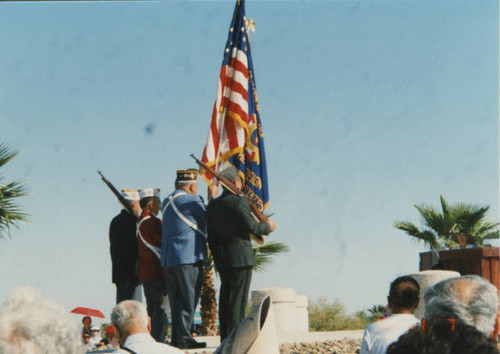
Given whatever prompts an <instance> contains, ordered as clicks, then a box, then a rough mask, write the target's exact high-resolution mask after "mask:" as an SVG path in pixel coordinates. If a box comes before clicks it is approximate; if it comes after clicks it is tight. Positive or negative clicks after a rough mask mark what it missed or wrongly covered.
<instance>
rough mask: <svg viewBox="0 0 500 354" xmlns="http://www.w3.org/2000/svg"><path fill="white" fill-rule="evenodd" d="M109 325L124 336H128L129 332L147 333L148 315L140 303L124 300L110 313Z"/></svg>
mask: <svg viewBox="0 0 500 354" xmlns="http://www.w3.org/2000/svg"><path fill="white" fill-rule="evenodd" d="M111 323H112V324H113V326H114V327H116V328H117V329H118V330H119V331H120V332H122V333H125V334H129V332H130V331H131V330H134V331H136V330H139V331H143V330H145V331H147V327H148V313H147V310H146V308H145V307H144V305H143V304H142V303H141V302H139V301H136V300H125V301H122V302H120V303H119V304H118V305H116V306H115V307H114V308H113V310H112V311H111Z"/></svg>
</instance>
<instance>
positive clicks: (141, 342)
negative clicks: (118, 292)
mask: <svg viewBox="0 0 500 354" xmlns="http://www.w3.org/2000/svg"><path fill="white" fill-rule="evenodd" d="M111 323H112V324H113V327H114V328H115V331H116V336H117V338H118V342H119V343H120V346H121V349H120V350H118V351H116V352H115V353H117V354H118V353H123V354H125V353H137V354H182V353H184V352H183V351H181V350H179V349H177V348H174V347H171V346H169V345H168V344H164V343H159V342H156V341H155V340H154V338H153V337H151V335H150V334H149V332H150V330H151V319H150V318H149V317H148V313H147V311H146V308H145V307H144V305H143V304H142V303H140V302H139V301H135V300H125V301H122V302H120V303H119V304H118V305H116V306H115V307H114V308H113V310H112V312H111Z"/></svg>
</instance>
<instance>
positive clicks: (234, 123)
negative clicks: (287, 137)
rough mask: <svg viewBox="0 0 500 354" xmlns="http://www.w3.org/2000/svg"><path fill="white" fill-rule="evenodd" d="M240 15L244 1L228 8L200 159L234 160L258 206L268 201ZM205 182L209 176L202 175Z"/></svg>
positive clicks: (216, 165)
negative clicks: (228, 21) (224, 40)
mask: <svg viewBox="0 0 500 354" xmlns="http://www.w3.org/2000/svg"><path fill="white" fill-rule="evenodd" d="M253 26H254V24H253V22H252V21H250V20H248V19H247V18H246V17H245V1H244V0H239V1H238V2H237V3H236V7H235V9H234V14H233V19H232V21H231V26H230V28H229V35H228V39H227V43H226V48H225V49H224V58H223V61H222V68H221V71H220V75H219V85H218V89H217V97H216V100H215V104H214V108H213V112H212V122H211V125H210V130H209V133H208V138H207V142H206V144H205V149H204V151H203V157H202V161H203V162H205V163H206V164H207V165H209V166H211V167H212V168H214V169H215V170H218V169H219V166H221V165H222V164H223V163H225V162H226V163H227V164H229V165H233V166H235V167H236V168H237V169H238V170H239V173H240V176H241V178H242V179H243V180H244V181H245V187H244V190H243V191H244V192H245V193H246V194H247V195H248V197H249V198H250V199H251V200H252V201H253V202H254V203H255V205H257V207H258V208H259V209H260V210H261V211H262V210H264V209H265V208H267V206H268V205H269V191H268V181H267V169H266V156H265V151H264V134H263V131H262V124H261V120H260V113H259V103H258V99H257V89H256V85H255V73H254V70H253V64H252V55H251V51H250V41H249V37H248V30H249V29H250V27H253ZM203 177H204V178H205V180H206V181H207V182H209V181H210V180H211V176H210V174H208V173H205V174H204V175H203Z"/></svg>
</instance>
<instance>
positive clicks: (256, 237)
mask: <svg viewBox="0 0 500 354" xmlns="http://www.w3.org/2000/svg"><path fill="white" fill-rule="evenodd" d="M190 156H191V157H192V158H193V159H194V160H195V161H196V163H197V164H198V165H200V166H201V167H203V168H204V169H205V170H207V172H209V173H210V174H211V175H212V176H214V177H215V178H216V179H217V180H218V181H219V182H220V183H221V184H222V185H223V186H224V187H226V189H227V190H229V191H230V192H231V193H233V194H235V195H239V196H242V197H245V198H246V199H247V200H248V204H249V205H250V209H251V210H252V216H253V217H254V218H255V220H257V221H258V222H267V220H268V219H267V216H265V215H264V214H262V212H261V211H260V210H259V208H258V207H257V205H255V203H254V202H253V201H252V200H251V199H250V198H248V196H247V195H246V194H245V193H243V191H242V190H241V189H239V188H238V187H236V186H235V185H234V183H233V182H231V181H230V180H229V179H227V178H226V177H224V176H221V175H220V174H219V172H217V171H215V170H213V169H212V168H210V166H208V165H207V164H206V163H204V162H203V161H200V160H198V159H197V158H196V156H194V154H191V155H190ZM250 236H251V237H252V238H253V239H254V240H255V242H257V243H259V244H263V243H264V237H263V236H262V235H254V234H250Z"/></svg>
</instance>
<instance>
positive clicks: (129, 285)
mask: <svg viewBox="0 0 500 354" xmlns="http://www.w3.org/2000/svg"><path fill="white" fill-rule="evenodd" d="M115 285H116V303H117V304H118V303H120V302H122V301H123V300H137V301H142V292H141V283H140V282H139V281H138V280H136V279H133V280H125V281H123V282H119V283H116V284H115Z"/></svg>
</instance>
